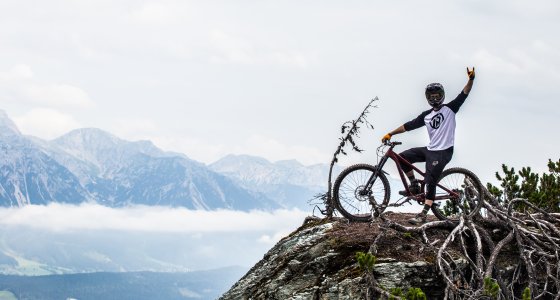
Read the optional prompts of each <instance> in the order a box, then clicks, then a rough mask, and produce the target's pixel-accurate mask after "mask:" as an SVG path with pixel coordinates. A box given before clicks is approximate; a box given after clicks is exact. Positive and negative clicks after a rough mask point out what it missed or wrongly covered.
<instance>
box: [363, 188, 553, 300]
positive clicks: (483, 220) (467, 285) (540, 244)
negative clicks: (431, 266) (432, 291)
mask: <svg viewBox="0 0 560 300" xmlns="http://www.w3.org/2000/svg"><path fill="white" fill-rule="evenodd" d="M486 198H487V199H486V201H485V202H484V207H483V208H482V210H481V212H480V214H479V215H477V216H475V217H474V218H460V220H459V222H456V223H452V222H450V221H433V222H428V223H425V224H423V225H422V226H418V227H417V226H414V227H411V226H404V225H402V224H399V223H396V222H393V221H391V220H389V219H388V218H386V217H385V215H384V214H381V215H380V216H379V222H378V223H377V226H379V229H380V233H379V235H378V237H377V238H376V239H375V240H374V242H373V243H372V245H371V246H370V252H371V253H372V254H374V255H375V254H376V253H377V243H378V242H379V240H380V239H381V238H382V237H383V236H384V235H385V234H386V232H387V230H396V231H399V232H403V233H405V232H408V233H416V234H418V235H419V236H421V239H422V242H423V243H424V244H425V246H426V247H427V248H430V249H431V250H432V251H434V252H436V253H437V256H436V257H437V258H436V264H437V266H438V269H439V272H440V274H441V276H442V278H443V280H444V281H445V283H446V286H447V288H446V291H445V299H521V294H522V292H523V291H524V290H525V288H527V287H528V288H530V292H531V299H560V293H559V292H560V263H559V262H560V253H559V252H560V247H559V245H560V229H559V226H560V215H559V214H551V213H547V212H546V211H543V210H542V209H540V208H538V207H535V206H534V205H532V204H531V203H529V202H528V201H526V200H525V199H513V200H511V201H509V202H508V203H507V206H504V205H501V204H500V203H498V201H496V199H494V198H491V197H490V195H489V194H487V195H486ZM516 203H524V204H525V205H526V207H528V209H527V210H526V211H524V212H522V213H521V212H517V211H514V210H513V206H514V205H516ZM434 229H440V230H442V229H443V230H446V231H448V232H449V233H448V235H447V238H446V239H445V241H443V243H441V241H439V240H436V241H430V239H429V238H428V234H426V232H428V231H430V230H434ZM490 231H491V232H492V235H491V234H490V233H489V232H490ZM451 245H455V249H457V246H458V247H459V249H461V251H460V252H459V253H458V252H457V251H450V246H451ZM500 257H501V258H503V259H502V261H501V263H498V262H499V261H500ZM508 257H518V258H519V259H518V260H517V261H505V262H504V260H505V258H508ZM504 265H509V267H510V269H509V270H504V267H505V266H504ZM371 282H372V283H373V284H375V278H373V277H372V278H371ZM485 282H486V284H485ZM489 284H494V285H495V284H497V285H498V286H499V287H500V291H499V292H498V293H497V294H495V295H493V296H492V295H491V293H490V286H489ZM374 290H375V291H377V292H378V293H380V295H383V296H385V297H388V295H387V293H386V292H381V291H380V290H379V289H375V288H374Z"/></svg>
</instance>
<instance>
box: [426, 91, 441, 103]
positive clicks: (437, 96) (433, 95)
mask: <svg viewBox="0 0 560 300" xmlns="http://www.w3.org/2000/svg"><path fill="white" fill-rule="evenodd" d="M443 95H444V94H443V91H442V90H439V91H433V92H430V91H428V92H426V98H428V100H431V101H436V102H437V101H441V100H443Z"/></svg>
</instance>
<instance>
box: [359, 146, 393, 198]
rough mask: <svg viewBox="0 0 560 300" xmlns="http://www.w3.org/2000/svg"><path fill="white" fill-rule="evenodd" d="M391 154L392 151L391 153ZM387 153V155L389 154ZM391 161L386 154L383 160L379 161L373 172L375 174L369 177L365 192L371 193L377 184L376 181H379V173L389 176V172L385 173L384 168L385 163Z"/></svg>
mask: <svg viewBox="0 0 560 300" xmlns="http://www.w3.org/2000/svg"><path fill="white" fill-rule="evenodd" d="M389 152H390V151H389ZM389 152H387V153H389ZM388 159H389V155H388V154H385V155H384V156H383V157H382V158H381V160H380V161H379V164H377V166H376V168H375V171H374V172H373V174H371V176H370V177H369V179H368V181H367V183H366V186H365V190H366V191H369V190H371V187H372V186H373V184H374V183H375V181H376V180H377V177H379V175H378V174H379V172H383V173H385V174H388V173H387V172H385V171H383V166H385V163H386V162H387V160H388Z"/></svg>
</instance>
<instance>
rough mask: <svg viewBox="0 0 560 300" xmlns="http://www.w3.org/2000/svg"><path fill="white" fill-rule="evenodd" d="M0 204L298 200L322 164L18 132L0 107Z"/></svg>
mask: <svg viewBox="0 0 560 300" xmlns="http://www.w3.org/2000/svg"><path fill="white" fill-rule="evenodd" d="M0 154H1V157H0V175H1V176H0V206H10V207H11V206H23V205H26V204H47V203H50V202H60V203H72V204H78V203H82V202H91V201H93V202H97V203H100V204H103V205H107V206H112V207H120V206H126V205H131V204H143V205H165V206H176V207H186V208H189V209H203V210H214V209H235V210H251V209H262V210H271V209H277V208H291V207H299V208H302V209H308V208H309V204H308V203H307V201H306V200H309V199H311V198H312V197H313V196H314V195H315V194H316V193H319V192H323V191H324V189H325V186H326V178H327V174H328V166H327V165H314V166H303V165H302V164H300V163H299V162H297V161H293V160H292V161H279V162H276V163H272V162H269V161H267V160H266V159H264V158H260V157H254V156H247V155H228V156H226V157H224V158H223V159H220V160H219V161H217V162H215V163H213V164H210V165H205V164H203V163H200V162H197V161H195V160H192V159H190V158H189V157H188V156H187V155H185V154H181V153H174V152H166V151H163V150H161V149H159V148H157V147H156V146H155V145H154V144H153V143H152V142H150V141H134V142H131V141H126V140H123V139H120V138H118V137H116V136H114V135H113V134H111V133H109V132H106V131H103V130H100V129H96V128H83V129H76V130H73V131H71V132H69V133H67V134H65V135H63V136H61V137H59V138H56V139H54V140H50V141H47V140H42V139H39V138H36V137H32V136H27V135H23V134H22V133H21V132H20V131H19V130H18V128H17V126H16V125H15V124H14V122H13V121H12V120H11V119H10V118H9V117H8V116H7V114H6V113H5V112H4V111H0Z"/></svg>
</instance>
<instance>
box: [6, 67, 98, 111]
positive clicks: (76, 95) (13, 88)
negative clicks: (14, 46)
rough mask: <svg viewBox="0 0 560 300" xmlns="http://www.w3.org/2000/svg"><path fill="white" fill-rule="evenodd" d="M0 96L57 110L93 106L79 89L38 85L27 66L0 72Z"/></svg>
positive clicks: (56, 85) (60, 84)
mask: <svg viewBox="0 0 560 300" xmlns="http://www.w3.org/2000/svg"><path fill="white" fill-rule="evenodd" d="M0 95H4V97H5V98H6V99H8V100H15V101H17V102H21V103H27V104H32V105H40V106H49V107H58V108H60V107H71V108H76V107H77V108H91V107H93V104H94V103H93V101H92V100H91V99H90V98H89V96H88V94H87V93H86V92H85V91H84V90H83V89H81V88H80V87H77V86H74V85H71V84H66V83H38V79H37V78H35V74H34V72H33V70H32V68H31V67H30V66H29V65H27V64H18V65H15V66H14V67H12V68H11V69H9V70H8V71H5V72H0ZM6 95H9V96H6Z"/></svg>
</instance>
